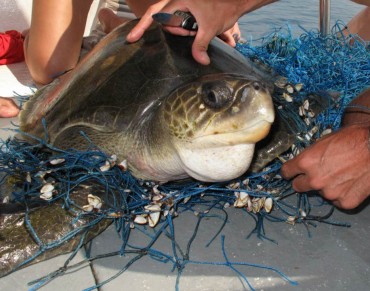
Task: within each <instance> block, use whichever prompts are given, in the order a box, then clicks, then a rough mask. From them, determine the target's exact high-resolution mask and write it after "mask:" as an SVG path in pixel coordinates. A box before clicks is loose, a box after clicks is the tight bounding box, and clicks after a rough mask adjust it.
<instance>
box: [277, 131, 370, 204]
mask: <svg viewBox="0 0 370 291" xmlns="http://www.w3.org/2000/svg"><path fill="white" fill-rule="evenodd" d="M281 172H282V175H283V177H284V178H286V179H291V178H293V188H294V190H296V191H297V192H305V191H310V190H319V191H320V192H321V194H322V196H323V197H324V198H326V199H328V200H332V201H333V204H334V205H336V206H338V207H340V208H344V209H352V208H355V207H357V206H358V205H359V204H360V203H361V202H363V201H364V200H365V199H366V198H367V197H368V196H369V195H370V144H369V127H368V126H358V125H351V126H348V127H344V128H342V129H341V130H339V131H338V132H336V133H333V134H331V135H329V136H326V137H324V138H322V139H321V140H319V141H318V142H317V143H315V144H313V145H312V146H310V147H309V148H307V149H306V150H305V151H304V152H302V153H301V154H300V155H298V156H297V157H295V158H294V159H292V160H290V161H288V162H286V163H285V164H284V165H283V167H282V169H281Z"/></svg>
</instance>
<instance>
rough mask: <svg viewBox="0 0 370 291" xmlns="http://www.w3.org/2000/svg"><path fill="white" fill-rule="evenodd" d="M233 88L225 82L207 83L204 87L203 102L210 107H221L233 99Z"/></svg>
mask: <svg viewBox="0 0 370 291" xmlns="http://www.w3.org/2000/svg"><path fill="white" fill-rule="evenodd" d="M232 98H233V96H232V93H231V90H230V89H229V88H228V87H227V86H226V84H225V83H219V82H218V83H207V84H204V85H203V87H202V99H203V102H204V103H205V104H206V105H207V106H208V107H210V108H213V109H219V108H222V107H223V106H225V105H227V104H228V103H229V102H230V101H232Z"/></svg>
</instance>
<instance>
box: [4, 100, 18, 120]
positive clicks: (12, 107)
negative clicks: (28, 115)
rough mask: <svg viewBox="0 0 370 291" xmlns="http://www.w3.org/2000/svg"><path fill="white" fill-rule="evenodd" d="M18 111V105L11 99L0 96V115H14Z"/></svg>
mask: <svg viewBox="0 0 370 291" xmlns="http://www.w3.org/2000/svg"><path fill="white" fill-rule="evenodd" d="M18 113H19V107H18V106H17V104H15V102H14V101H13V100H12V99H8V98H3V97H0V117H1V118H10V117H15V116H17V115H18Z"/></svg>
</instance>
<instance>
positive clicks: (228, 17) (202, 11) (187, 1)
mask: <svg viewBox="0 0 370 291" xmlns="http://www.w3.org/2000/svg"><path fill="white" fill-rule="evenodd" d="M275 1H276V0H262V1H261V0H249V1H247V0H245V1H240V0H228V1H225V0H202V1H199V0H162V1H159V2H158V3H156V4H154V5H152V6H150V7H149V9H148V10H147V11H146V13H145V14H144V15H143V17H142V18H141V20H140V22H139V23H138V24H137V25H136V26H135V27H134V28H133V29H132V31H131V33H130V34H129V35H128V36H127V40H128V41H130V42H135V41H137V40H139V39H140V38H141V36H142V35H143V34H144V32H145V30H146V29H147V28H148V27H149V26H150V24H151V23H152V22H153V20H152V15H153V14H155V13H157V12H159V11H161V12H167V13H174V12H175V11H177V10H181V11H189V12H191V13H192V14H193V16H194V17H195V19H196V21H197V23H198V26H199V28H198V31H197V32H194V31H188V30H185V29H182V28H174V27H166V30H168V31H169V32H171V33H173V34H177V35H183V36H187V35H195V40H194V43H193V46H192V54H193V57H194V59H195V60H196V61H197V62H199V63H201V64H203V65H207V64H209V63H210V59H209V56H208V54H207V48H208V45H209V43H210V41H211V40H212V39H213V38H214V37H215V36H217V35H220V36H221V38H222V39H224V40H225V41H226V42H227V43H229V44H231V45H235V40H233V39H232V38H233V34H235V33H234V32H233V31H231V34H230V33H229V34H227V33H226V35H225V34H223V33H225V32H226V31H228V30H229V29H236V28H235V26H234V25H235V23H236V22H237V20H238V19H239V18H240V16H242V15H243V14H244V13H247V12H250V11H252V10H255V9H257V8H259V7H261V6H263V5H266V4H268V3H272V2H275ZM237 29H238V28H237ZM239 34H240V32H239Z"/></svg>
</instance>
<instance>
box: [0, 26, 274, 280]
mask: <svg viewBox="0 0 370 291" xmlns="http://www.w3.org/2000/svg"><path fill="white" fill-rule="evenodd" d="M135 23H136V22H135V21H133V22H130V23H128V24H126V25H123V26H120V27H118V28H117V29H115V30H114V31H113V32H111V33H110V34H109V35H108V36H107V37H105V38H104V39H103V40H102V41H101V42H100V43H98V44H97V46H96V47H95V48H94V49H93V50H92V51H91V52H90V53H89V54H88V55H87V56H86V57H85V58H84V59H83V60H82V61H81V62H80V63H79V64H78V66H77V67H76V68H75V69H74V70H73V71H71V72H69V73H67V74H65V75H63V76H61V77H60V78H58V79H57V80H55V81H54V82H53V83H52V84H51V85H49V86H46V87H44V88H43V89H41V90H39V91H38V92H37V93H36V94H35V96H33V97H32V98H31V99H30V100H29V101H28V102H27V103H26V104H25V105H24V107H23V110H22V112H21V115H20V125H21V130H23V131H24V132H26V133H28V134H30V135H34V136H39V137H44V138H48V139H49V141H50V142H51V143H52V144H54V145H56V146H57V147H62V148H78V149H83V148H85V147H86V146H87V145H88V141H87V139H86V138H85V137H84V136H83V135H82V134H81V132H84V133H85V134H86V135H87V136H88V138H89V139H90V140H91V141H92V143H94V144H95V145H97V146H98V147H99V148H100V149H102V150H103V151H105V152H107V153H108V154H109V155H110V154H115V155H117V156H118V159H120V160H123V159H126V160H127V162H128V169H129V170H130V171H131V172H132V174H133V175H134V176H136V177H137V178H140V179H149V180H156V181H161V182H166V181H170V180H177V179H184V178H187V177H189V176H190V177H192V178H195V179H197V180H200V181H205V182H213V181H226V180H230V179H233V178H236V177H238V176H240V175H241V174H243V173H244V172H245V171H246V170H247V169H248V167H249V165H250V162H251V160H252V157H253V151H254V146H255V143H256V142H258V141H259V140H261V139H263V138H264V137H265V136H266V135H267V134H268V131H269V129H270V126H271V124H272V122H273V121H274V108H273V103H272V99H271V95H270V92H271V90H272V85H271V84H270V83H269V80H267V79H266V77H265V75H264V73H263V72H262V71H260V70H259V69H258V68H257V67H256V65H255V64H254V63H253V62H251V61H249V60H248V59H246V58H245V57H244V56H242V55H241V54H239V53H238V52H237V51H236V50H234V49H232V48H231V47H228V46H227V45H226V44H223V43H222V42H221V41H218V40H214V41H213V42H212V43H211V45H210V46H209V50H208V51H209V54H210V57H211V60H212V62H211V64H210V65H209V66H202V65H200V64H198V63H196V62H195V61H194V60H193V58H192V56H191V44H192V41H193V38H191V37H178V36H174V35H171V34H167V33H165V32H164V31H163V30H162V29H161V27H160V26H159V25H156V24H153V25H152V26H151V27H150V29H149V30H148V31H147V32H146V33H145V34H144V36H143V38H142V39H141V40H140V41H138V42H136V43H133V44H129V43H127V42H126V40H125V39H126V37H125V36H126V35H127V33H128V32H129V31H130V30H131V28H132V27H133V25H135ZM43 119H44V120H45V123H46V126H47V134H46V132H45V127H44V126H43V122H42V120H43ZM84 189H85V188H83V187H82V188H81V189H76V190H75V193H72V194H73V196H74V200H75V201H77V202H76V205H80V206H81V207H82V206H83V205H84V204H86V203H85V202H84V201H85V200H86V196H87V195H88V192H87V191H85V190H84ZM100 190H101V189H98V191H100ZM94 193H96V191H95V192H94ZM72 194H71V195H72ZM70 207H71V208H72V210H74V211H69V210H68V209H64V208H62V207H60V203H54V204H51V205H47V206H45V207H42V208H36V209H34V210H31V211H30V213H29V214H28V216H29V218H30V220H31V223H32V225H33V226H34V231H35V232H36V233H38V234H39V237H38V239H39V240H41V241H44V242H52V241H55V240H57V239H58V238H60V237H61V236H64V235H65V234H66V233H69V232H70V231H74V230H76V229H77V228H78V227H79V226H81V225H82V226H83V225H86V224H88V223H89V222H90V220H91V219H93V218H84V219H80V220H79V221H78V222H76V221H74V217H75V215H76V211H77V212H78V211H80V208H79V209H78V208H75V207H74V206H73V205H71V206H70ZM2 209H5V207H4V205H3V208H2ZM45 217H48V219H45ZM0 219H1V223H0V225H1V226H0V240H1V244H0V245H1V247H0V265H1V267H0V274H3V275H4V274H7V273H8V272H10V271H12V270H14V268H16V266H18V265H19V264H20V263H24V262H28V261H27V260H29V259H30V258H31V257H32V256H34V255H35V254H38V252H40V254H41V255H40V256H39V257H38V258H37V260H36V261H39V260H41V259H44V258H48V257H52V256H54V255H56V254H59V253H63V252H67V251H71V250H73V249H74V248H75V247H76V245H77V244H78V243H79V239H81V237H82V233H81V232H78V233H77V234H78V235H77V236H76V237H75V238H74V239H73V240H70V241H69V243H65V244H63V245H61V246H60V245H59V246H58V248H55V246H50V248H47V249H45V248H44V249H43V250H42V252H41V251H40V247H39V244H38V242H37V241H35V237H34V236H31V235H30V230H29V229H28V228H27V227H25V224H24V222H23V221H24V214H22V213H21V214H19V213H18V214H8V215H5V214H4V213H3V215H1V216H0ZM72 221H74V223H72ZM110 222H111V220H110V221H108V222H102V223H100V224H98V226H97V227H96V228H94V229H93V230H90V232H89V235H88V236H86V237H85V238H84V239H85V240H87V239H89V238H90V237H92V236H94V235H96V234H97V233H99V232H100V231H101V230H103V229H104V228H105V227H107V225H108V224H109V223H110ZM55 225H57V226H58V229H55ZM81 229H83V228H81ZM33 262H35V261H33Z"/></svg>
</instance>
